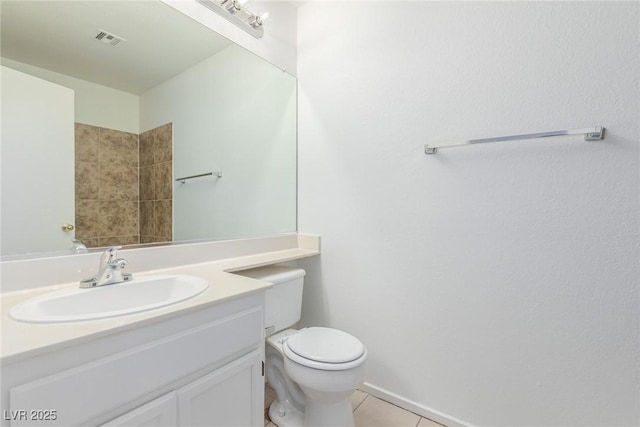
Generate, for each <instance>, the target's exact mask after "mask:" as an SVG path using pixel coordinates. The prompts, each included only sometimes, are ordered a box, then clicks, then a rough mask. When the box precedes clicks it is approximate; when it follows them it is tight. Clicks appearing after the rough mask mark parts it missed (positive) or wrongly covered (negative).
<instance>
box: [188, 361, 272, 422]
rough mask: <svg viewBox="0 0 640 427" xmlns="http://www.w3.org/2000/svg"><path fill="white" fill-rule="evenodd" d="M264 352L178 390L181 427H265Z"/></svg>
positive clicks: (234, 363)
mask: <svg viewBox="0 0 640 427" xmlns="http://www.w3.org/2000/svg"><path fill="white" fill-rule="evenodd" d="M263 405H264V377H263V376H262V352H261V351H259V350H256V351H253V352H251V353H249V354H247V355H246V356H244V357H241V358H240V359H237V360H235V361H233V362H231V363H229V364H228V365H225V366H223V367H222V368H220V369H217V370H215V371H213V372H212V373H210V374H208V375H206V376H204V377H202V378H200V379H199V380H197V381H195V382H193V383H191V384H189V385H187V386H185V387H183V388H181V389H179V390H178V425H179V426H180V427H190V426H193V427H196V426H208V427H216V426H219V427H235V426H237V427H249V426H254V427H263V426H264V411H263Z"/></svg>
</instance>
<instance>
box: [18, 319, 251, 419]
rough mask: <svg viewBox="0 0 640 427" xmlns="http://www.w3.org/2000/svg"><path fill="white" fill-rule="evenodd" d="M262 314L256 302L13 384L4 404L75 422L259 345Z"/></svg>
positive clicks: (92, 416)
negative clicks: (16, 384) (158, 336)
mask: <svg viewBox="0 0 640 427" xmlns="http://www.w3.org/2000/svg"><path fill="white" fill-rule="evenodd" d="M262 316H263V311H262V308H261V307H256V308H253V309H250V310H247V311H244V312H241V313H238V314H236V315H233V316H229V317H225V318H223V319H219V320H216V321H213V322H210V323H206V324H203V325H201V326H199V327H197V328H193V329H188V330H186V331H183V332H180V333H177V334H174V335H171V336H168V337H165V338H163V339H160V340H156V341H153V342H149V343H146V344H144V345H141V346H137V347H133V348H131V349H130V350H127V351H124V352H120V353H116V354H114V355H112V356H110V357H107V358H103V359H100V360H96V361H95V362H91V363H87V364H84V365H80V366H78V367H75V368H72V369H68V370H65V371H62V372H59V373H57V374H54V375H50V376H47V377H44V378H41V379H38V380H36V381H33V382H30V383H26V384H23V385H21V386H18V387H14V388H12V389H11V391H10V398H9V403H10V408H11V409H12V410H27V411H29V410H31V409H34V410H55V411H56V413H57V419H56V420H55V421H49V422H47V425H51V426H52V425H60V426H72V425H76V424H80V423H82V422H85V421H88V420H90V419H93V418H95V417H97V416H99V415H101V414H104V413H106V412H108V411H110V410H114V409H116V408H118V407H119V406H122V405H124V404H126V403H128V402H130V401H132V400H134V399H136V398H139V397H141V396H143V395H145V394H148V393H150V392H152V391H154V390H157V389H159V388H161V387H164V386H168V385H170V384H171V383H173V382H176V381H178V380H180V379H181V378H182V377H185V376H187V375H189V374H191V373H193V372H195V371H197V370H199V369H203V368H205V367H207V366H209V365H212V364H215V363H217V362H219V361H222V360H224V359H225V358H227V357H230V356H232V355H234V354H238V353H239V352H241V351H242V350H244V349H247V350H250V349H254V348H255V347H256V346H261V345H262V334H263V331H262V324H263V320H262ZM133 345H135V343H132V346H133ZM36 424H37V425H41V424H42V423H41V422H40V421H38V420H20V421H14V422H12V424H11V425H12V426H18V425H19V426H23V425H24V426H27V425H36Z"/></svg>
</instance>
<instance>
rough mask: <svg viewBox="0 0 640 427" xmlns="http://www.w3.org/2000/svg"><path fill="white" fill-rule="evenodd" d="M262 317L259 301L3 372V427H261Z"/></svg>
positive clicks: (129, 332)
mask: <svg viewBox="0 0 640 427" xmlns="http://www.w3.org/2000/svg"><path fill="white" fill-rule="evenodd" d="M263 317H264V292H259V293H255V294H250V295H248V296H244V297H240V298H236V299H233V300H231V301H229V302H226V303H221V304H217V305H213V306H210V307H205V308H201V309H197V310H192V311H189V312H188V313H186V314H180V313H179V312H178V313H172V315H171V317H170V318H165V319H162V320H158V319H147V320H145V321H141V322H138V324H136V323H135V322H134V323H131V324H127V325H126V328H125V330H123V331H120V332H117V333H111V334H109V335H107V336H103V337H96V338H95V339H93V340H90V341H88V342H81V343H77V344H75V345H69V346H67V347H66V348H62V349H58V350H57V351H50V352H47V353H43V354H39V355H37V356H34V357H31V358H28V359H25V360H19V361H17V362H14V363H10V364H7V365H3V367H2V369H3V384H2V392H3V408H8V409H6V410H4V414H3V415H4V417H3V418H4V419H3V421H2V422H3V424H2V425H3V426H31V425H43V424H46V425H47V426H75V425H79V426H100V425H103V426H111V427H113V426H163V425H164V426H176V425H179V426H181V427H182V426H184V427H187V426H204V425H206V426H242V427H246V426H263V425H264V419H263V415H264V414H263V402H264V377H263V369H262V366H263V360H264V320H263ZM136 325H137V326H136ZM60 326H61V325H42V327H43V332H44V331H46V328H47V327H49V328H55V327H60ZM62 327H70V325H68V324H67V325H62ZM80 327H81V326H80ZM34 411H50V412H49V414H54V416H53V417H52V416H49V418H48V420H46V421H45V420H43V419H37V417H31V416H30V415H31V414H37V412H34Z"/></svg>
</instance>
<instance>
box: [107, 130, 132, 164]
mask: <svg viewBox="0 0 640 427" xmlns="http://www.w3.org/2000/svg"><path fill="white" fill-rule="evenodd" d="M99 135H100V136H99V139H98V161H99V163H100V166H102V167H113V166H129V167H136V168H137V167H138V136H137V135H135V134H132V133H128V132H121V131H117V130H113V129H105V128H100V134H99Z"/></svg>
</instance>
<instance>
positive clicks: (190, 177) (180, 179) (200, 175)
mask: <svg viewBox="0 0 640 427" xmlns="http://www.w3.org/2000/svg"><path fill="white" fill-rule="evenodd" d="M211 175H213V176H215V177H218V178H222V172H220V171H216V172H207V173H201V174H198V175H190V176H183V177H182V178H176V181H180V183H182V184H184V183H185V182H187V180H188V179H194V178H201V177H203V176H211Z"/></svg>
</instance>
